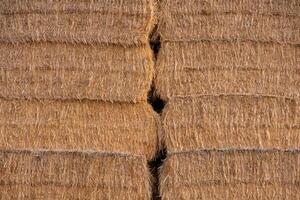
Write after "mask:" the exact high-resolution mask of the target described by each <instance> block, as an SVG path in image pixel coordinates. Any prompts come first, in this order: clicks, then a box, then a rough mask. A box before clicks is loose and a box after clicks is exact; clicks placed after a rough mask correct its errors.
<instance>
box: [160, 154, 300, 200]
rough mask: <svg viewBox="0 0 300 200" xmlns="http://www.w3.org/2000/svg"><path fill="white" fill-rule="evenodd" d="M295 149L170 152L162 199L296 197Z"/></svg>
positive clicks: (299, 161)
mask: <svg viewBox="0 0 300 200" xmlns="http://www.w3.org/2000/svg"><path fill="white" fill-rule="evenodd" d="M299 166H300V152H299V150H287V151H284V150H234V149H233V150H209V151H206V150H204V151H191V152H181V153H173V154H170V155H169V157H168V158H167V160H166V162H165V163H164V165H163V168H162V174H161V177H160V180H161V194H162V199H203V200H207V199H218V200H221V199H222V200H225V199H226V200H229V199H230V200H231V199H233V200H237V199H238V200H266V199H276V200H279V199H286V200H296V199H300V190H299V181H300V176H299V175H300V167H299Z"/></svg>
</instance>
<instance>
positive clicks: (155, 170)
mask: <svg viewBox="0 0 300 200" xmlns="http://www.w3.org/2000/svg"><path fill="white" fill-rule="evenodd" d="M166 155H167V151H166V149H163V150H161V151H159V152H158V153H157V155H156V156H155V158H154V159H153V160H151V161H149V162H148V167H149V170H150V173H151V174H152V178H153V179H152V200H160V199H161V195H160V192H159V187H160V186H159V171H160V167H161V166H162V164H163V162H164V160H165V159H166Z"/></svg>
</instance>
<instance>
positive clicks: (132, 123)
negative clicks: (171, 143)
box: [0, 0, 159, 199]
mask: <svg viewBox="0 0 300 200" xmlns="http://www.w3.org/2000/svg"><path fill="white" fill-rule="evenodd" d="M153 22H154V3H153V1H151V0H142V1H141V0H133V1H130V2H128V1H119V0H105V1H102V0H96V1H86V0H78V1H73V0H63V1H60V0H51V1H49V0H41V1H36V0H34V1H31V0H24V1H19V0H1V3H0V63H1V64H0V138H1V140H0V148H1V150H0V157H1V162H0V177H1V178H0V179H1V180H0V182H1V186H0V194H1V195H0V199H111V198H117V199H149V198H150V195H151V194H150V187H149V174H148V170H147V167H146V166H147V160H149V159H150V158H152V157H153V156H154V154H155V151H156V148H157V146H158V145H157V144H158V137H157V132H158V128H159V127H158V126H159V123H158V118H157V116H156V115H155V113H154V111H152V109H151V106H150V105H148V104H147V92H148V90H149V88H150V85H151V79H152V76H153V61H152V53H151V50H150V47H149V45H148V35H149V34H150V31H151V29H152V26H153Z"/></svg>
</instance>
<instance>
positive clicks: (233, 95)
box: [171, 93, 300, 100]
mask: <svg viewBox="0 0 300 200" xmlns="http://www.w3.org/2000/svg"><path fill="white" fill-rule="evenodd" d="M198 97H199V98H201V97H254V98H258V99H259V98H275V99H277V98H278V99H290V100H300V97H289V96H280V95H265V94H252V93H219V94H194V95H176V96H173V97H172V98H171V99H186V98H189V99H192V98H198Z"/></svg>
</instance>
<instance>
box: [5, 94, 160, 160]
mask: <svg viewBox="0 0 300 200" xmlns="http://www.w3.org/2000/svg"><path fill="white" fill-rule="evenodd" d="M159 130H160V124H159V120H158V117H157V116H156V114H155V113H154V111H152V109H151V106H150V105H148V104H146V103H140V104H125V103H124V104H118V103H114V104H111V103H104V102H97V101H87V100H86V101H81V102H80V101H26V100H4V99H1V100H0V138H1V140H0V149H11V150H13V149H46V150H48V149H50V150H51V149H63V150H74V149H75V150H95V151H109V152H124V153H128V154H134V155H144V156H146V157H147V159H151V158H152V157H153V156H154V154H155V152H156V150H157V148H158V143H159V142H158V132H159Z"/></svg>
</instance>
